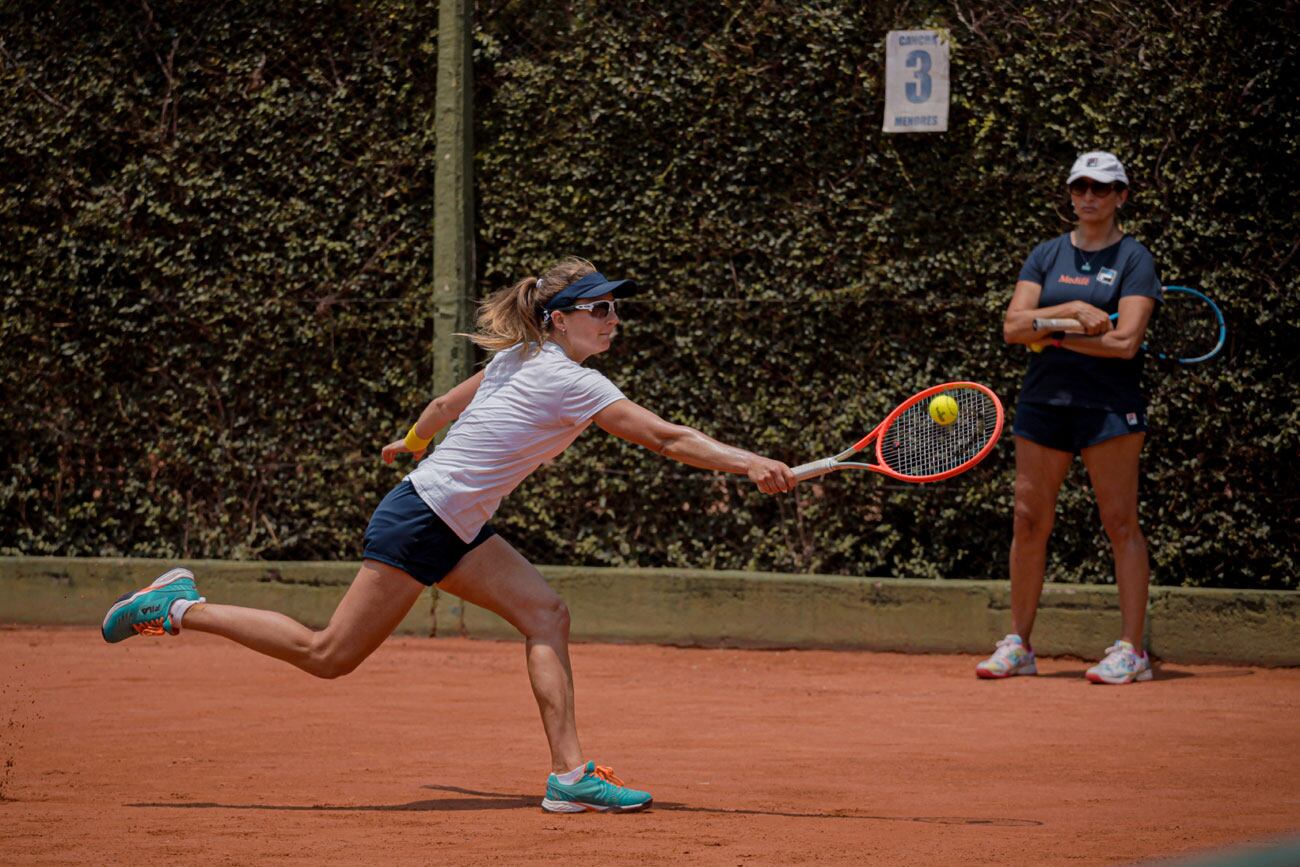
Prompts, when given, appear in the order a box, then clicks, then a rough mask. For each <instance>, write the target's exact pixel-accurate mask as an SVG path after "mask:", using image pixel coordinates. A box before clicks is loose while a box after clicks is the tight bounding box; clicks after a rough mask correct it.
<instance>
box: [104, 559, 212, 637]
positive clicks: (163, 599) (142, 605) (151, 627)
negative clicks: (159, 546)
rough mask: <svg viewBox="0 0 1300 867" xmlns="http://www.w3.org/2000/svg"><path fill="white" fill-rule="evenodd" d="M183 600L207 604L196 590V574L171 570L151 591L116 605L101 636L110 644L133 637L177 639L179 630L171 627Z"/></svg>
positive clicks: (155, 582)
mask: <svg viewBox="0 0 1300 867" xmlns="http://www.w3.org/2000/svg"><path fill="white" fill-rule="evenodd" d="M182 599H187V600H190V601H191V602H202V601H204V600H203V597H202V596H200V595H199V591H198V589H197V588H196V587H195V586H194V573H192V572H190V570H188V569H171V570H169V571H167V572H164V573H163V574H161V575H159V576H158V577H157V578H155V579H154V581H153V583H152V584H150V585H149V586H148V587H145V588H144V589H142V590H137V591H135V592H134V593H127V594H126V595H125V596H122V597H121V598H119V599H118V600H117V602H115V603H113V607H112V608H110V609H108V613H107V614H105V615H104V625H103V626H102V627H100V633H101V634H102V635H103V636H104V640H105V641H107V642H109V643H110V644H111V643H115V642H118V641H122V640H123V639H126V638H130V637H131V636H132V635H162V634H163V633H164V632H165V633H168V634H169V635H176V634H177V633H178V632H180V629H178V628H177V627H176V626H175V625H174V624H173V623H172V603H173V602H177V601H179V600H182Z"/></svg>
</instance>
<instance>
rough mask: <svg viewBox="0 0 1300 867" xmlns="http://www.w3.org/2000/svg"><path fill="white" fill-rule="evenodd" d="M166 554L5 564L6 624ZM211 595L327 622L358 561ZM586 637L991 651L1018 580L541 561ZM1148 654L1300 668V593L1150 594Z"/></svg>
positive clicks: (1073, 623) (1086, 645) (0, 567)
mask: <svg viewBox="0 0 1300 867" xmlns="http://www.w3.org/2000/svg"><path fill="white" fill-rule="evenodd" d="M172 565H176V564H175V563H170V562H167V561H162V560H110V559H83V558H59V557H3V558H0V622H5V623H39V624H97V623H99V622H100V619H101V618H102V617H103V613H104V611H105V610H106V608H107V607H108V605H109V604H110V603H111V602H112V600H113V599H115V598H117V596H118V595H120V594H122V593H125V592H127V591H129V590H133V589H136V588H138V587H140V586H142V585H143V584H145V583H147V582H148V580H149V579H151V578H152V577H153V576H154V575H156V574H158V573H159V572H162V571H164V570H165V569H166V568H168V567H169V566H172ZM182 565H185V566H188V567H189V568H191V569H193V570H194V572H195V574H196V575H197V576H198V578H199V582H200V584H199V586H200V588H201V589H202V591H203V593H204V594H205V595H206V596H207V597H208V598H209V599H210V600H212V601H214V602H228V603H232V604H237V605H247V606H252V607H257V608H272V609H274V610H277V611H283V612H285V613H286V614H289V615H290V616H292V617H295V618H296V619H298V620H300V621H302V622H303V623H306V624H307V625H309V626H313V627H320V626H324V625H325V624H326V623H327V622H328V621H329V617H330V614H331V613H332V612H333V610H334V607H335V605H337V604H338V600H339V599H341V598H342V596H343V593H344V592H345V591H346V589H347V586H348V584H349V583H350V582H351V580H352V576H353V575H354V574H355V573H356V567H357V564H355V563H286V562H280V563H273V562H252V563H237V562H229V561H190V562H187V563H183V564H182ZM541 571H542V573H543V574H544V575H545V576H546V578H547V580H548V581H549V582H550V583H551V585H552V586H553V587H554V588H555V589H556V591H557V592H558V593H559V594H560V595H561V596H562V597H563V598H564V599H565V601H566V602H567V603H568V606H569V609H570V612H571V614H572V622H573V637H574V640H577V641H615V642H629V643H652V644H673V645H684V646H712V647H719V646H723V647H774V648H775V647H832V648H858V649H868V650H895V651H908V652H944V653H985V652H987V651H988V650H989V649H990V648H991V646H992V644H993V642H994V641H995V640H996V639H997V638H1000V637H1001V636H1002V635H1003V634H1004V633H1005V632H1006V631H1007V629H1008V628H1009V621H1010V588H1009V586H1008V584H1007V582H1005V581H930V580H911V579H885V578H848V577H839V576H825V575H822V576H818V575H784V574H772V573H752V572H709V571H692V570H681V569H599V568H564V567H542V570H541ZM1149 611H1150V614H1149V618H1148V623H1149V625H1148V646H1149V647H1150V649H1151V652H1152V653H1153V654H1155V655H1156V656H1159V657H1160V658H1162V659H1166V660H1169V661H1173V662H1215V663H1224V662H1227V663H1243V664H1252V665H1300V593H1297V592H1294V591H1267V590H1246V591H1242V590H1210V589H1183V588H1152V591H1151V603H1150V608H1149ZM1119 622H1120V621H1119V606H1118V603H1117V599H1116V594H1115V588H1113V587H1102V586H1092V585H1073V584H1064V585H1062V584H1058V585H1051V584H1049V585H1047V587H1046V588H1044V591H1043V598H1042V603H1041V606H1040V609H1039V614H1038V620H1037V623H1036V625H1035V630H1034V638H1035V642H1034V643H1035V646H1036V649H1037V650H1038V651H1039V653H1041V654H1043V655H1045V656H1055V655H1071V656H1080V657H1085V658H1091V657H1096V656H1099V655H1100V653H1101V652H1102V651H1103V650H1104V649H1105V648H1106V646H1107V645H1108V644H1109V643H1110V642H1111V640H1113V639H1114V638H1115V637H1116V636H1118V634H1119ZM398 631H399V632H404V633H407V634H419V635H467V636H470V637H472V638H489V639H506V638H509V639H513V638H516V637H517V633H515V631H514V629H513V628H512V627H510V626H509V625H508V624H507V623H506V622H505V621H503V620H501V619H500V618H499V617H497V616H496V615H494V614H491V613H489V612H487V611H484V610H483V609H481V608H477V607H475V606H472V605H467V604H465V603H463V602H461V601H460V600H459V599H456V598H455V597H453V596H450V595H449V594H445V593H443V594H438V593H436V592H435V593H431V594H430V603H429V604H428V605H425V604H423V603H417V604H416V606H415V608H414V609H413V610H412V612H411V613H410V614H409V615H408V616H407V618H406V619H405V620H404V621H403V622H402V624H401V626H400V627H399V628H398Z"/></svg>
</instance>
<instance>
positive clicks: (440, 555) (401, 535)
mask: <svg viewBox="0 0 1300 867" xmlns="http://www.w3.org/2000/svg"><path fill="white" fill-rule="evenodd" d="M495 535H496V530H493V529H492V527H491V526H490V525H487V524H484V525H483V529H482V530H479V533H478V535H477V536H475V537H474V541H472V542H468V543H467V542H463V541H461V538H460V537H459V536H457V535H456V533H455V532H454V531H453V530H452V529H451V528H450V527H448V526H447V525H446V523H444V522H443V520H442V518H439V517H438V514H437V513H436V512H434V511H433V509H430V508H429V504H428V503H426V502H424V500H422V499H420V495H419V494H417V493H416V492H415V486H414V485H412V484H411V481H410V479H403V480H402V481H401V483H400V484H398V486H397V487H395V488H393V489H392V490H391V491H389V492H388V495H387V496H386V497H384V499H383V501H382V502H380V504H379V508H377V509H375V513H374V514H373V515H371V516H370V524H369V526H367V527H366V550H365V553H364V554H362V556H363V557H364V558H365V559H367V560H378V561H379V562H380V563H387V564H388V565H389V566H396V567H397V568H398V569H401V570H402V571H403V572H406V573H407V574H408V575H410V576H411V577H413V578H415V580H416V581H419V582H420V583H421V584H425V585H428V586H432V585H434V584H437V583H438V582H439V581H441V580H442V579H443V578H445V577H446V576H447V573H448V572H450V571H451V570H452V569H454V568H455V567H456V564H457V563H459V562H460V558H461V557H464V556H465V555H466V554H468V553H469V552H470V551H473V550H474V549H475V548H477V547H478V546H479V545H482V544H483V543H484V542H485V541H487V540H488V539H490V538H492V537H493V536H495Z"/></svg>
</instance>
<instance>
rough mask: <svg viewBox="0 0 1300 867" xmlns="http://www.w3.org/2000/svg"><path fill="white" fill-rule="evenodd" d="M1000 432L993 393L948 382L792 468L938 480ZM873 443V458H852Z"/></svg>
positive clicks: (802, 474) (977, 457)
mask: <svg viewBox="0 0 1300 867" xmlns="http://www.w3.org/2000/svg"><path fill="white" fill-rule="evenodd" d="M1001 434H1002V401H1000V400H998V396H997V395H996V394H994V393H993V392H992V391H991V390H990V389H988V388H986V387H984V386H982V385H980V384H979V383H975V382H947V383H944V384H943V385H936V386H933V387H932V388H927V389H926V390H925V391H921V392H917V393H916V394H914V395H912V396H911V397H909V398H908V399H907V400H905V401H903V402H902V403H901V404H899V406H898V408H897V409H895V410H894V411H893V412H891V413H890V414H889V415H887V416H885V420H884V421H882V422H881V423H880V424H878V425H876V429H875V430H873V431H872V432H871V433H869V434H867V435H866V436H864V437H863V438H862V439H860V440H858V441H857V442H856V443H854V444H853V445H851V446H849V447H848V448H847V449H845V450H844V451H842V452H840V453H839V454H838V455H835V456H834V457H830V458H823V459H822V460H820V461H813V462H811V463H807V464H803V465H801V466H798V467H795V468H794V474H795V478H797V479H799V480H800V481H803V480H804V479H812V478H816V477H817V476H822V475H825V474H826V473H830V472H834V471H835V470H871V471H872V472H876V473H880V474H882V475H886V476H889V477H890V478H891V479H898V480H899V481H901V482H918V483H924V482H937V481H940V480H942V479H947V478H950V477H952V476H955V475H957V474H958V473H964V472H966V470H969V469H970V468H971V467H973V466H975V465H976V464H978V463H979V462H980V461H982V460H984V458H985V457H986V456H987V455H988V453H989V452H990V451H992V450H993V446H994V444H995V443H996V442H997V441H998V437H999V436H1000V435H1001ZM872 443H875V455H876V463H874V464H873V463H863V462H861V461H854V460H852V458H853V457H854V456H855V455H857V454H858V453H859V452H861V451H863V450H864V449H865V448H866V447H867V446H869V445H871V444H872Z"/></svg>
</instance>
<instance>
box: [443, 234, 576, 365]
mask: <svg viewBox="0 0 1300 867" xmlns="http://www.w3.org/2000/svg"><path fill="white" fill-rule="evenodd" d="M595 270H596V266H595V265H592V264H591V263H590V262H588V261H587V260H586V259H579V258H577V257H576V256H570V257H569V258H567V259H564V260H562V261H560V262H558V263H557V264H555V265H553V266H552V267H551V268H549V269H548V270H547V271H546V273H544V274H543V275H542V276H541V277H540V278H537V277H525V278H524V279H523V280H520V281H519V282H518V283H516V284H514V285H513V286H510V287H507V288H505V289H498V290H497V291H496V292H493V293H492V294H491V295H489V296H488V297H487V299H486V300H485V301H484V302H483V304H482V305H481V306H480V307H479V309H478V316H477V322H476V324H477V326H478V331H477V332H476V333H474V334H467V335H465V336H466V337H468V338H469V339H470V340H472V341H474V343H475V344H476V345H478V346H481V347H483V348H484V349H486V350H488V351H489V352H500V351H501V350H503V349H509V348H510V347H512V346H514V345H515V344H517V343H522V344H524V351H525V352H526V353H529V354H531V353H533V352H536V351H537V350H538V349H540V348H541V346H542V344H543V343H545V342H546V338H547V333H548V332H549V331H550V330H551V325H550V323H549V322H548V323H547V324H546V325H545V326H543V325H542V308H543V307H544V306H545V305H546V302H547V301H549V300H551V299H552V298H554V297H555V296H556V295H557V294H559V292H560V291H561V290H562V289H564V288H565V287H566V286H568V285H569V284H570V283H573V282H574V281H576V280H578V279H580V278H582V277H584V276H586V275H587V274H590V273H591V272H593V271H595Z"/></svg>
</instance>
